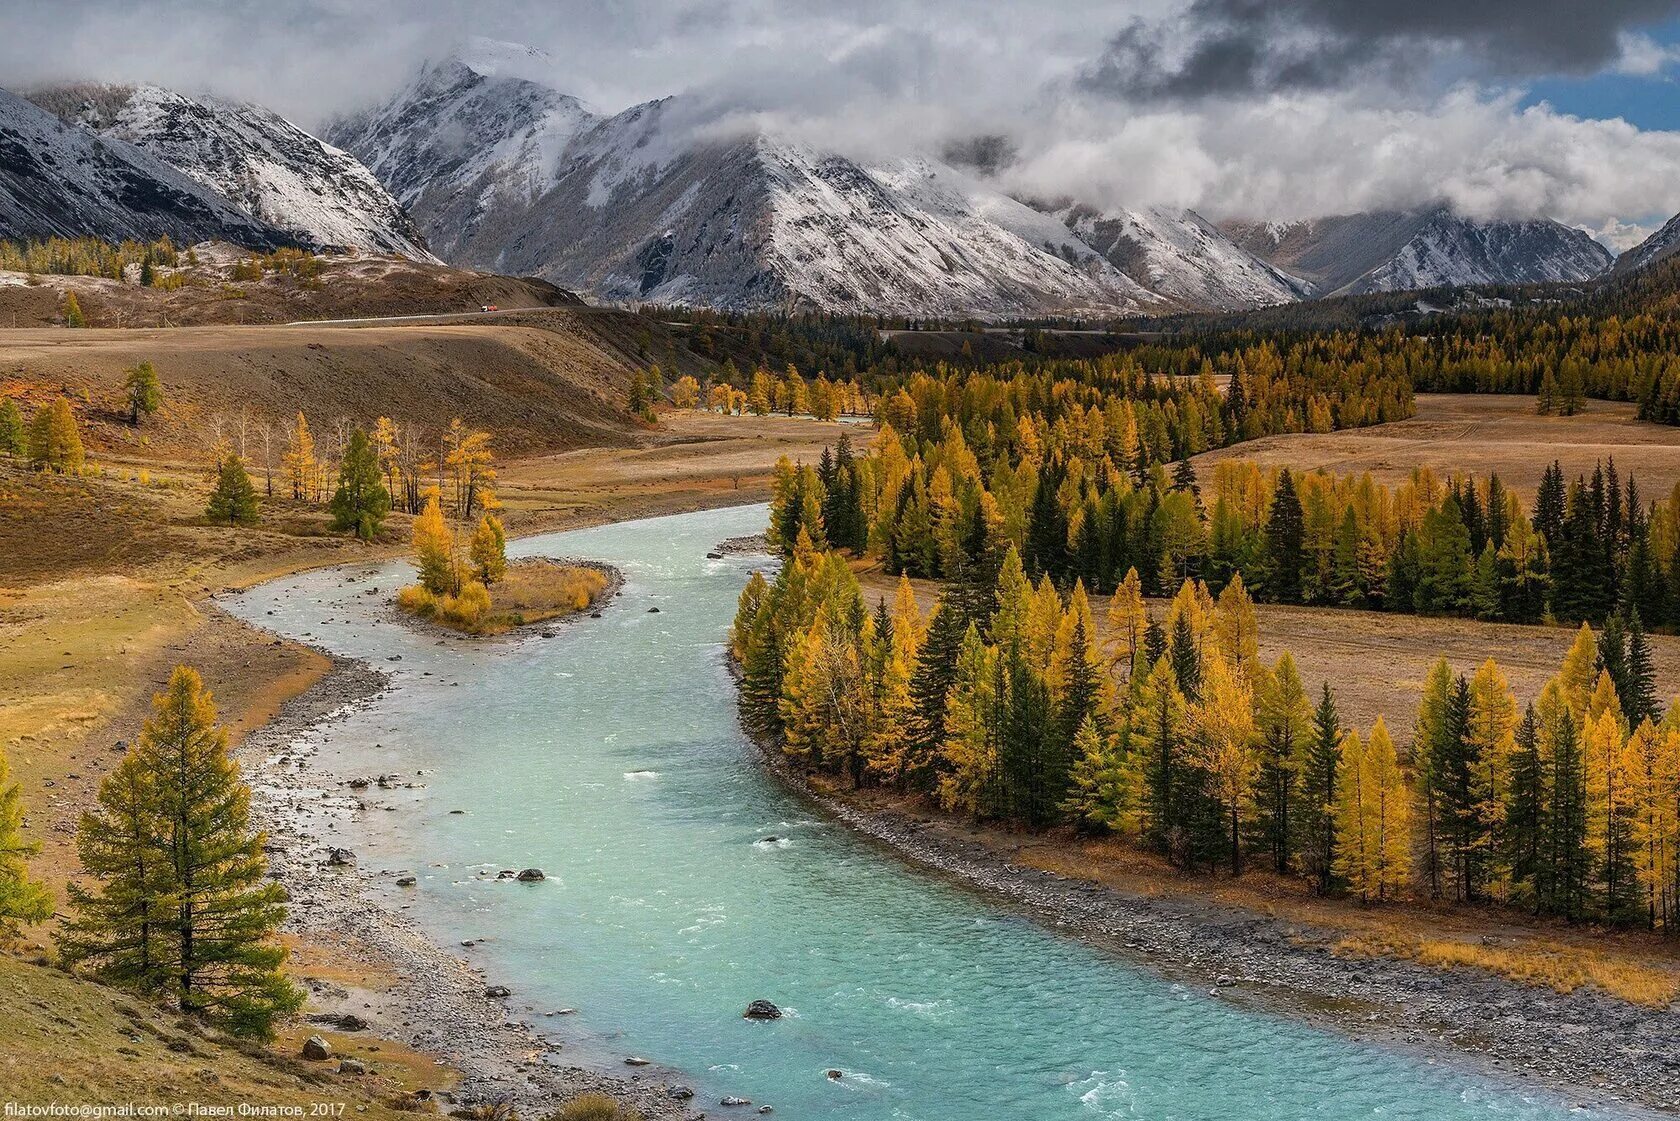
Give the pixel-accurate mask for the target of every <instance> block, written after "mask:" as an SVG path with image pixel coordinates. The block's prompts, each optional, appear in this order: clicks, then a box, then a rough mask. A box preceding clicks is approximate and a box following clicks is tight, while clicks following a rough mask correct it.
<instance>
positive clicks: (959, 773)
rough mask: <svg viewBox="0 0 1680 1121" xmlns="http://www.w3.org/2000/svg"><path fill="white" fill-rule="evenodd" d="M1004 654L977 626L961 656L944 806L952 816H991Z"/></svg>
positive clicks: (943, 779) (945, 752) (948, 730)
mask: <svg viewBox="0 0 1680 1121" xmlns="http://www.w3.org/2000/svg"><path fill="white" fill-rule="evenodd" d="M998 685H999V680H998V653H997V650H996V649H995V648H993V647H991V646H988V645H987V644H986V643H984V642H982V641H981V640H980V632H979V631H978V630H977V629H976V628H975V627H974V626H973V625H972V624H971V625H970V626H969V628H968V631H967V633H966V634H965V635H964V636H963V641H962V646H961V648H960V649H959V651H958V653H957V666H956V677H955V681H954V683H953V684H952V686H951V692H950V701H949V705H948V708H947V710H946V716H945V740H944V744H943V745H942V747H941V749H940V754H941V757H942V760H943V763H944V766H943V768H942V770H941V774H940V778H939V802H940V804H941V805H942V806H944V807H945V808H946V809H947V810H952V811H957V812H961V813H966V814H971V815H974V816H980V815H982V814H984V813H987V812H989V811H990V810H991V808H992V807H991V805H990V802H991V800H992V799H991V792H992V786H993V784H994V782H995V780H996V776H997V769H998V727H999V723H1000V715H999V712H998V704H999V697H998Z"/></svg>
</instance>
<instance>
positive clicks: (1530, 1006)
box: [764, 750, 1680, 1115]
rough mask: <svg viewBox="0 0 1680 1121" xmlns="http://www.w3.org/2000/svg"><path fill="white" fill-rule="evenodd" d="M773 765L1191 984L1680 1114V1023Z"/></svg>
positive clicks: (1044, 912)
mask: <svg viewBox="0 0 1680 1121" xmlns="http://www.w3.org/2000/svg"><path fill="white" fill-rule="evenodd" d="M764 755H765V759H766V764H767V766H768V767H769V769H770V770H771V771H772V772H773V773H775V774H776V775H777V776H778V777H779V778H780V779H781V780H782V781H783V782H784V783H785V784H786V785H787V786H789V787H790V788H791V789H793V790H794V791H796V792H797V793H799V794H801V795H803V796H804V797H805V798H807V799H808V800H810V801H811V802H813V803H815V804H816V805H817V806H818V807H819V808H820V809H821V810H822V811H823V812H825V813H826V814H828V815H829V816H831V817H832V818H834V819H836V820H838V821H840V822H841V823H843V824H845V825H846V826H848V827H850V828H851V829H853V830H855V831H856V832H858V833H860V834H862V835H863V836H864V837H866V838H869V839H871V840H873V841H875V842H878V843H880V844H881V845H883V846H885V847H886V848H888V849H890V850H891V851H892V852H893V853H895V854H897V855H898V856H899V857H901V858H903V859H905V860H908V861H909V862H911V863H913V864H915V865H918V866H920V867H922V868H924V869H928V870H932V871H934V872H937V873H939V874H942V875H945V876H948V877H950V878H952V879H954V880H955V881H957V882H959V883H961V884H964V885H966V886H968V887H971V888H974V889H978V890H980V891H983V892H985V893H987V894H988V895H989V896H991V897H992V898H993V899H1002V900H1006V901H1008V903H1009V904H1012V905H1016V906H1020V907H1022V908H1024V910H1025V911H1026V913H1028V914H1029V915H1030V916H1031V917H1033V918H1034V919H1036V920H1038V921H1041V922H1043V923H1045V924H1047V925H1049V926H1052V927H1055V928H1057V929H1058V930H1060V931H1062V932H1064V933H1066V934H1069V935H1071V936H1074V937H1078V938H1081V939H1084V940H1086V941H1089V942H1091V943H1092V944H1094V945H1098V946H1100V947H1102V948H1104V949H1107V950H1110V951H1112V952H1115V953H1118V954H1121V955H1122V956H1125V957H1127V958H1129V959H1131V960H1134V961H1137V962H1139V963H1140V964H1143V965H1144V966H1146V967H1148V968H1149V969H1151V970H1153V971H1154V972H1156V973H1158V974H1159V975H1161V976H1163V977H1165V978H1167V979H1169V980H1171V981H1175V982H1178V983H1182V984H1185V985H1187V986H1194V987H1196V988H1200V989H1205V990H1207V991H1209V992H1210V993H1212V994H1213V995H1215V996H1217V997H1219V998H1220V999H1223V1000H1227V1001H1230V1002H1231V1003H1233V1004H1235V1005H1239V1006H1243V1007H1246V1008H1250V1009H1255V1010H1259V1011H1268V1012H1279V1013H1283V1014H1286V1015H1290V1016H1294V1017H1298V1018H1303V1019H1306V1020H1308V1021H1310V1022H1313V1023H1315V1024H1318V1025H1320V1026H1324V1027H1328V1028H1331V1029H1333V1030H1336V1031H1339V1032H1341V1033H1343V1034H1347V1035H1351V1036H1353V1037H1356V1038H1360V1039H1365V1040H1370V1041H1373V1042H1378V1043H1381V1044H1384V1045H1387V1046H1393V1047H1399V1048H1401V1049H1404V1050H1408V1051H1411V1052H1414V1053H1416V1054H1419V1055H1421V1056H1424V1057H1426V1058H1428V1059H1430V1060H1435V1059H1442V1060H1446V1061H1456V1062H1463V1063H1467V1064H1468V1065H1470V1066H1471V1067H1472V1068H1474V1069H1478V1070H1482V1071H1485V1072H1487V1073H1489V1074H1491V1075H1493V1076H1495V1077H1498V1078H1501V1079H1503V1080H1508V1081H1510V1082H1513V1083H1517V1084H1519V1085H1520V1084H1521V1083H1523V1082H1535V1083H1538V1084H1540V1085H1543V1086H1544V1087H1546V1088H1548V1089H1550V1090H1551V1091H1553V1092H1554V1093H1556V1094H1559V1095H1561V1096H1562V1097H1563V1098H1564V1099H1565V1100H1566V1101H1568V1102H1569V1103H1571V1104H1572V1105H1578V1106H1605V1105H1609V1104H1612V1103H1614V1104H1615V1106H1616V1107H1617V1109H1618V1110H1619V1109H1620V1108H1621V1107H1622V1106H1624V1105H1625V1106H1627V1107H1629V1112H1630V1113H1631V1114H1633V1115H1643V1114H1644V1113H1645V1112H1646V1111H1647V1110H1660V1111H1662V1112H1664V1113H1673V1112H1676V1111H1680V1015H1677V1014H1676V1013H1675V1012H1674V1011H1672V1010H1669V1009H1653V1008H1642V1007H1638V1006H1636V1005H1632V1004H1628V1003H1626V1002H1623V1001H1620V1000H1616V999H1613V998H1610V997H1606V996H1603V995H1600V994H1598V993H1594V992H1589V991H1586V990H1577V991H1576V992H1574V993H1571V994H1567V995H1566V994H1562V993H1558V992H1556V991H1554V990H1552V989H1549V988H1535V987H1529V986H1525V985H1520V984H1517V983H1516V982H1513V981H1507V980H1505V979H1503V978H1499V977H1496V976H1494V975H1492V974H1488V973H1484V972H1481V971H1477V970H1458V971H1454V972H1450V973H1449V972H1445V971H1442V970H1438V969H1434V968H1430V967H1427V966H1422V965H1418V964H1416V963H1413V962H1409V961H1404V960H1400V959H1395V958H1348V957H1341V956H1338V955H1336V954H1334V953H1332V952H1330V951H1329V949H1328V948H1327V947H1328V946H1329V944H1330V943H1331V942H1332V941H1333V932H1330V931H1325V930H1318V929H1315V928H1309V927H1306V926H1303V925H1302V924H1300V923H1295V922H1288V921H1285V920H1282V919H1278V918H1273V917H1269V916H1265V915H1261V914H1257V913H1255V912H1251V911H1246V910H1238V909H1236V908H1232V907H1228V906H1224V905H1222V904H1219V903H1215V902H1211V901H1207V900H1200V899H1196V898H1195V897H1193V896H1189V897H1179V898H1174V899H1157V898H1145V897H1142V896H1134V895H1129V894H1126V893H1124V892H1121V891H1119V890H1116V889H1113V888H1110V887H1107V886H1105V885H1101V884H1097V883H1093V882H1090V881H1087V880H1080V879H1071V878H1067V877H1063V876H1058V875H1055V874H1053V873H1049V872H1045V871H1042V870H1040V869H1037V868H1030V867H1024V866H1021V865H1017V864H1012V863H1009V862H1008V861H1006V860H1005V859H1003V858H1002V857H1000V855H999V853H998V852H997V851H996V850H995V849H993V848H992V847H990V846H989V845H987V844H986V843H984V842H983V841H981V840H977V839H974V838H973V837H972V836H968V835H965V834H967V833H968V832H969V831H968V829H967V828H966V826H964V825H962V824H960V823H955V822H951V821H948V820H944V819H939V818H929V817H924V816H919V815H912V814H909V813H906V812H903V811H901V810H897V809H882V808H877V807H864V806H860V805H858V804H855V803H853V802H850V801H847V800H846V799H844V798H842V797H836V796H834V795H832V794H830V793H827V792H825V791H822V790H819V789H816V788H814V787H813V786H812V785H811V784H810V783H809V782H807V781H806V779H805V776H804V775H802V774H801V773H799V772H797V771H795V770H794V769H793V768H790V767H788V766H787V765H786V763H785V762H784V761H783V760H782V759H781V758H780V757H779V753H777V752H774V751H772V750H766V751H765V752H764Z"/></svg>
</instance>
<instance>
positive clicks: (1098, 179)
mask: <svg viewBox="0 0 1680 1121" xmlns="http://www.w3.org/2000/svg"><path fill="white" fill-rule="evenodd" d="M1517 101H1518V95H1517V94H1514V93H1507V94H1503V95H1500V96H1489V95H1486V94H1483V93H1481V92H1478V91H1477V90H1475V89H1472V88H1468V87H1463V88H1459V89H1455V90H1453V91H1450V92H1449V93H1447V94H1445V95H1444V96H1442V97H1440V98H1438V99H1437V100H1435V101H1434V102H1432V103H1430V104H1427V105H1423V106H1418V107H1393V106H1387V105H1381V104H1373V103H1371V102H1370V101H1369V100H1368V99H1365V98H1362V97H1360V96H1357V95H1352V94H1346V93H1318V94H1302V95H1295V96H1281V95H1278V96H1270V97H1267V98H1264V99H1262V100H1259V101H1253V102H1245V103H1224V102H1222V103H1218V104H1204V105H1201V106H1198V107H1195V108H1186V107H1182V106H1181V107H1176V108H1162V109H1150V110H1145V111H1142V112H1136V113H1131V114H1128V115H1126V116H1125V117H1124V118H1123V119H1121V120H1119V121H1116V122H1112V123H1111V122H1110V121H1109V120H1107V119H1106V118H1105V117H1104V116H1103V115H1102V114H1101V113H1098V112H1094V111H1092V110H1090V109H1089V108H1088V107H1084V106H1068V107H1065V108H1064V110H1063V111H1062V113H1061V114H1060V118H1059V120H1058V122H1057V126H1056V127H1055V128H1052V129H1048V130H1046V131H1045V132H1043V133H1041V136H1042V137H1043V139H1042V142H1041V143H1040V144H1038V145H1037V146H1036V147H1034V148H1030V149H1028V150H1026V151H1025V152H1024V158H1023V160H1022V162H1021V164H1020V165H1019V166H1018V167H1017V168H1016V169H1015V170H1014V171H1013V172H1012V173H1011V182H1012V184H1013V185H1014V186H1016V187H1017V188H1018V189H1021V190H1025V191H1034V192H1044V193H1050V192H1055V191H1058V190H1060V191H1065V192H1068V193H1072V194H1075V195H1079V196H1081V197H1086V198H1091V199H1093V200H1096V201H1100V202H1104V203H1110V204H1116V205H1119V204H1127V205H1136V204H1138V203H1169V204H1173V205H1182V206H1190V207H1194V208H1196V209H1198V210H1201V211H1203V212H1204V213H1206V214H1208V215H1209V216H1210V217H1234V216H1242V217H1255V216H1260V217H1267V218H1277V219H1289V218H1305V217H1313V216H1318V215H1324V214H1333V213H1346V212H1351V211H1357V210H1367V209H1373V208H1380V207H1406V206H1414V205H1419V204H1422V203H1427V202H1431V201H1435V200H1446V201H1448V202H1450V203H1452V204H1453V205H1454V206H1455V207H1456V208H1458V209H1459V210H1461V211H1463V212H1464V213H1467V214H1470V215H1473V216H1477V217H1528V216H1534V215H1545V216H1547V217H1552V218H1557V219H1558V220H1560V221H1563V222H1568V223H1572V224H1582V225H1586V226H1590V227H1593V228H1597V227H1600V226H1602V225H1603V224H1604V223H1605V221H1606V219H1607V217H1610V216H1618V217H1624V218H1642V217H1644V216H1646V215H1650V214H1655V213H1663V214H1668V213H1673V212H1674V211H1675V210H1677V209H1680V133H1674V132H1653V131H1642V130H1640V129H1638V128H1635V127H1634V126H1632V125H1630V124H1627V123H1626V122H1624V121H1620V120H1609V121H1599V120H1583V119H1581V118H1578V117H1573V116H1570V115H1568V114H1563V113H1559V112H1557V111H1556V110H1554V109H1553V108H1552V107H1550V106H1548V105H1543V104H1542V105H1538V106H1534V107H1531V108H1528V109H1519V108H1518V106H1517Z"/></svg>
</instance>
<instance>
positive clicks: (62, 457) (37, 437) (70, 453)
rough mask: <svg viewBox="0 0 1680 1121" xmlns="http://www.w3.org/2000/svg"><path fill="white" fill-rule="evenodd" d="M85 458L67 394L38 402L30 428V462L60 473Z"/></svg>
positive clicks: (78, 465) (76, 466)
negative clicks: (41, 404)
mask: <svg viewBox="0 0 1680 1121" xmlns="http://www.w3.org/2000/svg"><path fill="white" fill-rule="evenodd" d="M86 459H87V453H86V452H85V451H84V450H83V448H82V434H81V432H80V430H78V429H77V427H76V414H75V413H74V412H73V411H72V410H71V408H70V400H69V398H66V397H57V398H54V399H53V402H52V404H50V405H43V406H41V408H40V409H39V410H38V411H37V412H36V413H35V419H34V421H33V422H32V423H31V425H30V428H29V462H30V464H31V465H33V466H34V467H36V468H39V469H45V470H50V471H54V472H57V473H59V474H64V473H70V474H74V473H75V472H77V471H80V470H81V469H82V464H83V463H84V462H86Z"/></svg>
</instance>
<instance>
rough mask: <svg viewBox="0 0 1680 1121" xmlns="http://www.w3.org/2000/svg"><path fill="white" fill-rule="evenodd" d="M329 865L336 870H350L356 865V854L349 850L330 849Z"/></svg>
mask: <svg viewBox="0 0 1680 1121" xmlns="http://www.w3.org/2000/svg"><path fill="white" fill-rule="evenodd" d="M327 863H328V864H330V865H332V866H333V867H334V868H350V867H354V866H355V863H356V854H355V853H353V852H351V851H350V850H349V849H329V850H328V851H327Z"/></svg>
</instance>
